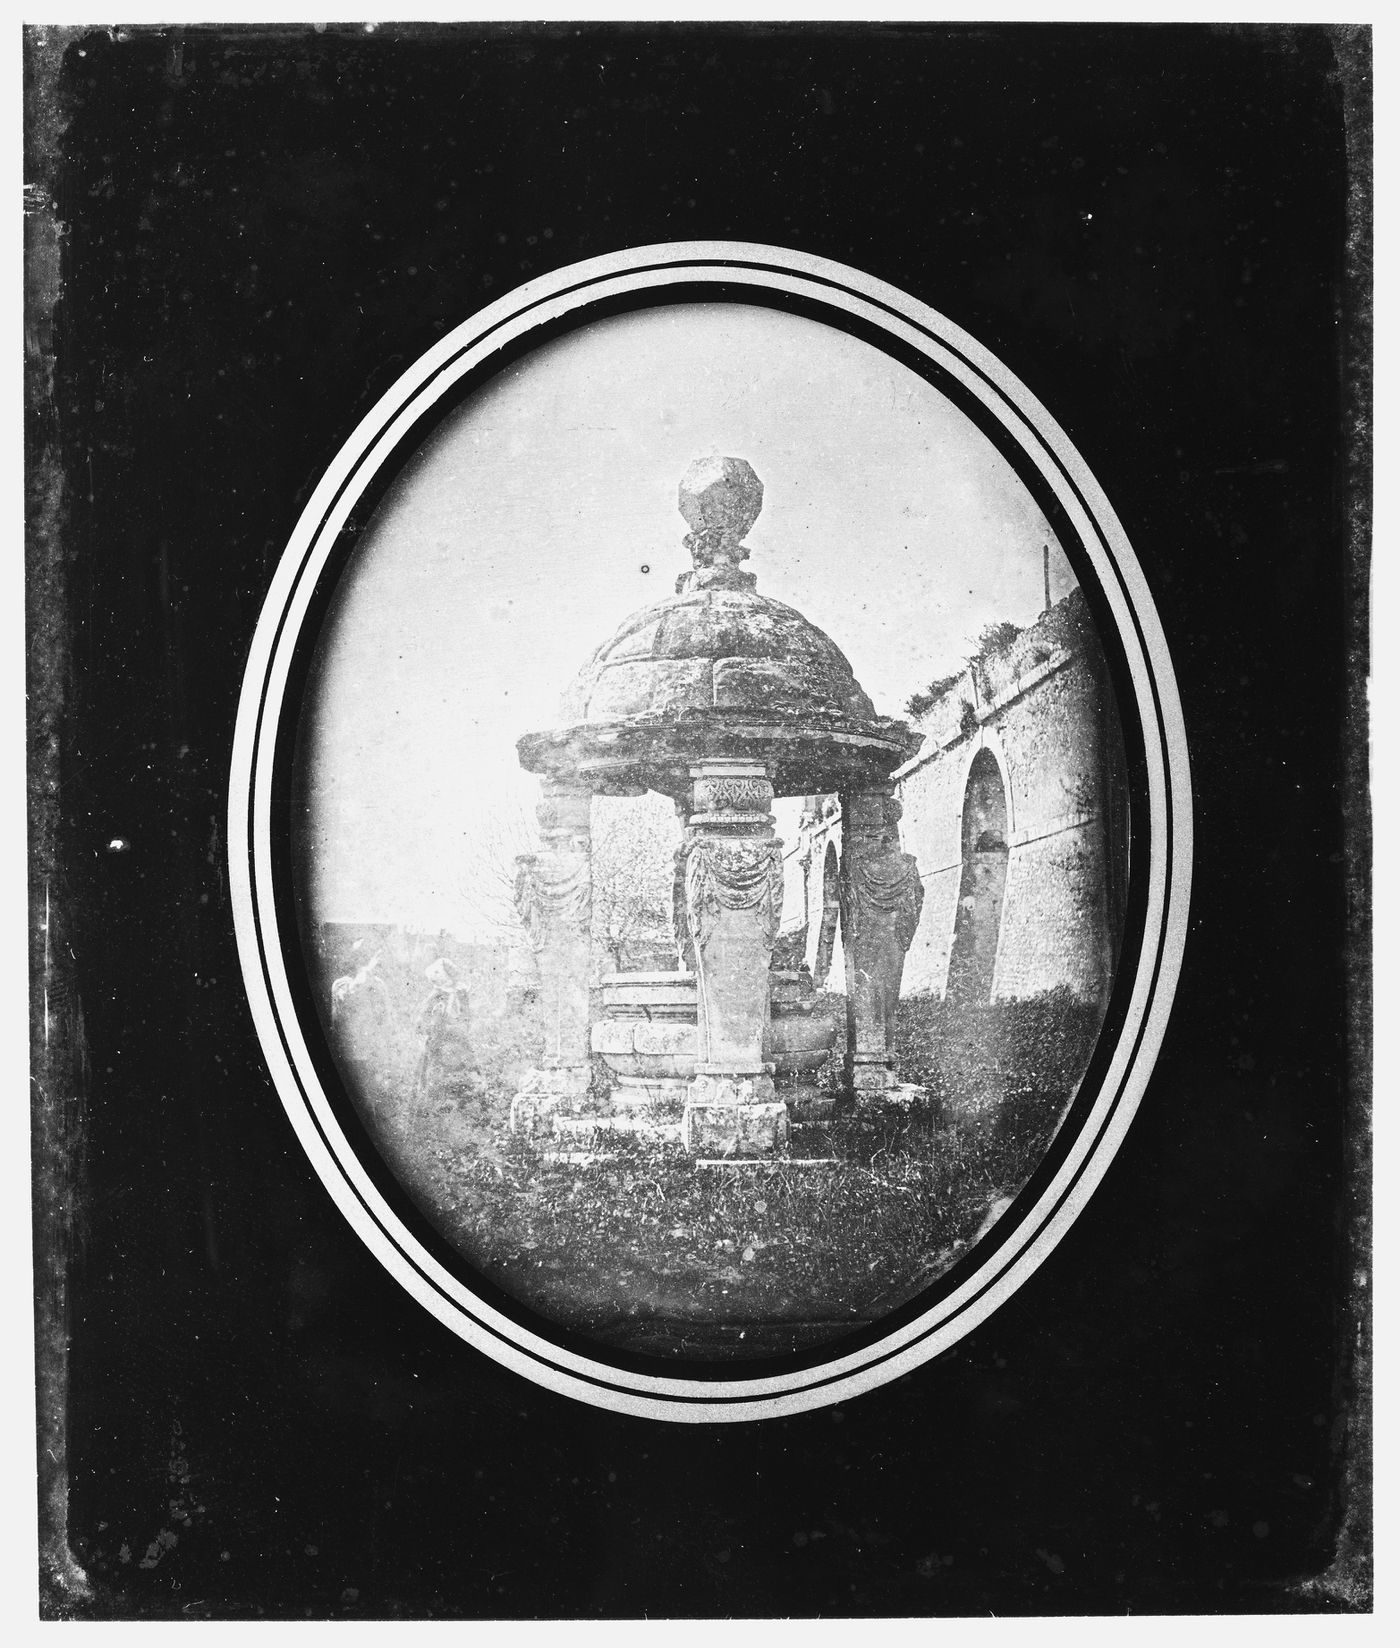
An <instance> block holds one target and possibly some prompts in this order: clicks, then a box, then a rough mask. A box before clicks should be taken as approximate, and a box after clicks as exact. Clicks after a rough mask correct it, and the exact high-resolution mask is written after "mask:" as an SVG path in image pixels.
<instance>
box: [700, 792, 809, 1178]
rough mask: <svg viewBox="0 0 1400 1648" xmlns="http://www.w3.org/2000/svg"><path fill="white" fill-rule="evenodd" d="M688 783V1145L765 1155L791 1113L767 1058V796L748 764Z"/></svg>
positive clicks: (775, 855)
mask: <svg viewBox="0 0 1400 1648" xmlns="http://www.w3.org/2000/svg"><path fill="white" fill-rule="evenodd" d="M690 779H691V784H690V806H689V809H688V818H687V823H686V832H685V842H684V867H685V919H686V926H687V929H688V934H689V940H690V944H691V945H692V946H693V952H694V956H695V974H696V980H697V984H698V988H699V1001H698V1020H697V1028H698V1039H697V1053H698V1055H699V1056H698V1059H697V1062H696V1067H695V1079H694V1081H693V1082H692V1084H691V1089H690V1096H689V1099H688V1101H687V1104H686V1113H685V1131H684V1137H685V1139H686V1142H687V1145H688V1147H689V1148H691V1149H692V1150H696V1151H702V1152H710V1151H714V1152H716V1153H719V1154H724V1153H729V1154H742V1155H755V1154H764V1153H767V1152H770V1151H773V1150H777V1149H779V1148H781V1146H782V1144H783V1143H784V1142H785V1140H786V1137H787V1111H786V1109H785V1107H784V1106H783V1105H782V1104H781V1103H779V1102H776V1101H775V1099H774V1093H773V1065H772V1064H771V1062H769V1061H768V1060H767V1059H766V1058H765V1056H764V1054H765V1046H766V1043H767V1039H768V1023H769V991H770V984H771V975H770V973H769V965H770V963H771V961H772V957H773V945H774V943H775V942H776V940H777V937H778V925H779V922H780V921H781V919H782V909H783V863H782V843H781V842H779V841H778V840H777V839H776V838H775V836H774V834H773V817H772V814H771V812H770V811H769V809H770V807H771V806H772V802H773V786H772V785H771V784H770V783H769V782H768V775H767V773H766V771H765V770H764V768H763V767H762V766H761V765H758V764H757V763H754V762H741V761H710V762H704V763H701V764H698V765H695V766H692V767H691V769H690ZM741 1112H742V1114H741Z"/></svg>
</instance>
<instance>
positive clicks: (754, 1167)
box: [695, 1156, 841, 1173]
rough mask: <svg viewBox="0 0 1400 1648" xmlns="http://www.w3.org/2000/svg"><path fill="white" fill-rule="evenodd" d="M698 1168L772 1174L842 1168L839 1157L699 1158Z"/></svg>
mask: <svg viewBox="0 0 1400 1648" xmlns="http://www.w3.org/2000/svg"><path fill="white" fill-rule="evenodd" d="M695 1165H696V1167H697V1168H702V1167H725V1168H728V1167H732V1168H745V1169H748V1170H749V1171H760V1170H761V1171H765V1172H769V1173H771V1172H772V1171H773V1170H774V1169H775V1168H779V1167H840V1165H841V1161H840V1158H839V1157H837V1156H697V1157H696V1158H695Z"/></svg>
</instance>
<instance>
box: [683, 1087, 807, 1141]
mask: <svg viewBox="0 0 1400 1648" xmlns="http://www.w3.org/2000/svg"><path fill="white" fill-rule="evenodd" d="M681 1141H682V1143H683V1144H684V1145H685V1148H686V1149H687V1150H688V1151H689V1152H690V1153H691V1155H692V1156H771V1155H773V1154H774V1153H775V1152H776V1151H779V1150H782V1149H783V1148H784V1147H785V1146H786V1145H787V1141H788V1113H787V1106H786V1105H785V1104H784V1103H783V1102H782V1100H781V1099H775V1098H774V1097H773V1078H772V1076H770V1075H768V1074H766V1073H765V1074H762V1075H745V1076H732V1075H729V1076H726V1075H699V1076H697V1077H696V1078H695V1080H694V1081H693V1082H692V1083H691V1084H690V1096H689V1098H688V1099H687V1101H686V1107H685V1116H684V1117H683V1119H682V1123H681Z"/></svg>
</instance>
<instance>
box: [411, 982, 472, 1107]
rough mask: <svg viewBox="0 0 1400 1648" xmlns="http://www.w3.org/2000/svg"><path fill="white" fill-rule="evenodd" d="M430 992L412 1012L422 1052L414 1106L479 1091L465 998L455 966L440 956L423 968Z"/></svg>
mask: <svg viewBox="0 0 1400 1648" xmlns="http://www.w3.org/2000/svg"><path fill="white" fill-rule="evenodd" d="M423 976H424V978H426V979H427V980H428V982H429V983H430V984H431V985H432V987H433V993H432V994H431V995H430V996H429V997H428V999H427V1000H426V1001H425V1002H424V1003H423V1008H422V1011H421V1012H420V1013H419V1015H418V1034H419V1035H420V1036H421V1037H422V1038H423V1056H422V1058H421V1059H420V1060H419V1061H418V1075H417V1078H416V1080H415V1081H414V1098H415V1100H416V1101H417V1102H418V1104H420V1105H427V1104H429V1103H430V1102H432V1101H434V1100H436V1101H439V1102H444V1101H445V1102H447V1103H451V1104H457V1103H460V1102H461V1101H462V1100H463V1099H467V1098H472V1097H477V1096H479V1095H480V1094H481V1093H482V1092H483V1091H484V1086H485V1084H484V1082H483V1081H482V1077H481V1072H480V1070H479V1069H478V1068H477V1059H476V1051H475V1049H474V1048H473V1047H472V1043H471V1016H470V1012H469V1002H470V998H469V996H468V994H467V988H466V985H465V984H464V983H463V982H462V980H461V978H460V977H459V975H458V972H457V969H456V968H455V967H454V966H453V964H452V963H451V962H450V961H449V960H448V959H447V957H446V956H442V957H439V959H438V960H437V961H435V962H434V963H433V964H432V966H431V967H429V968H427V969H425V971H424V974H423Z"/></svg>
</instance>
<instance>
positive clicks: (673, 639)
mask: <svg viewBox="0 0 1400 1648" xmlns="http://www.w3.org/2000/svg"><path fill="white" fill-rule="evenodd" d="M687 709H694V710H709V709H763V710H781V711H784V712H786V713H787V714H792V715H803V714H815V715H817V716H819V717H821V718H822V719H827V718H830V717H836V718H838V719H842V720H845V719H856V720H861V721H866V720H869V719H870V718H871V717H872V716H873V715H874V714H875V708H874V705H873V704H872V703H871V702H870V700H869V698H867V697H866V695H865V694H864V693H863V692H862V691H861V689H860V685H859V683H858V682H857V681H856V678H855V676H854V675H853V674H852V673H851V666H850V665H849V664H848V663H847V662H846V658H845V655H844V654H843V653H842V651H841V649H840V648H839V647H838V646H837V645H836V643H835V642H834V641H833V640H831V638H830V637H829V636H826V635H823V634H822V632H821V630H819V629H818V628H817V627H816V625H815V624H812V623H809V622H808V621H807V619H805V618H804V617H803V616H802V614H801V613H800V612H798V611H796V610H795V609H794V608H792V607H789V606H784V605H783V603H782V602H781V601H773V600H770V599H769V598H768V597H767V596H765V595H759V594H758V593H757V592H756V591H755V590H752V589H725V588H714V587H711V588H708V589H698V590H696V589H689V590H685V591H683V592H682V593H681V594H679V595H675V596H673V597H672V598H671V599H670V600H669V601H659V602H658V603H657V604H656V605H655V606H651V607H644V608H643V609H642V610H641V611H640V612H634V613H633V614H632V615H631V617H630V618H627V619H625V620H624V621H623V623H622V625H621V626H620V627H619V629H618V631H617V633H616V634H615V635H614V636H613V637H612V639H611V640H609V641H605V642H604V643H603V645H602V646H601V647H599V648H598V650H597V652H595V653H594V654H593V656H592V657H591V658H590V659H589V660H588V662H587V663H586V664H585V665H584V667H583V668H582V670H580V671H579V674H578V676H577V678H576V679H575V680H574V682H573V684H572V686H571V687H570V688H569V689H568V691H567V692H566V693H565V695H564V700H563V703H562V705H561V710H562V713H563V716H564V719H565V720H566V721H573V722H578V721H614V720H617V719H618V718H619V717H627V716H636V715H653V714H660V715H665V714H680V713H682V712H683V711H685V710H687Z"/></svg>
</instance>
